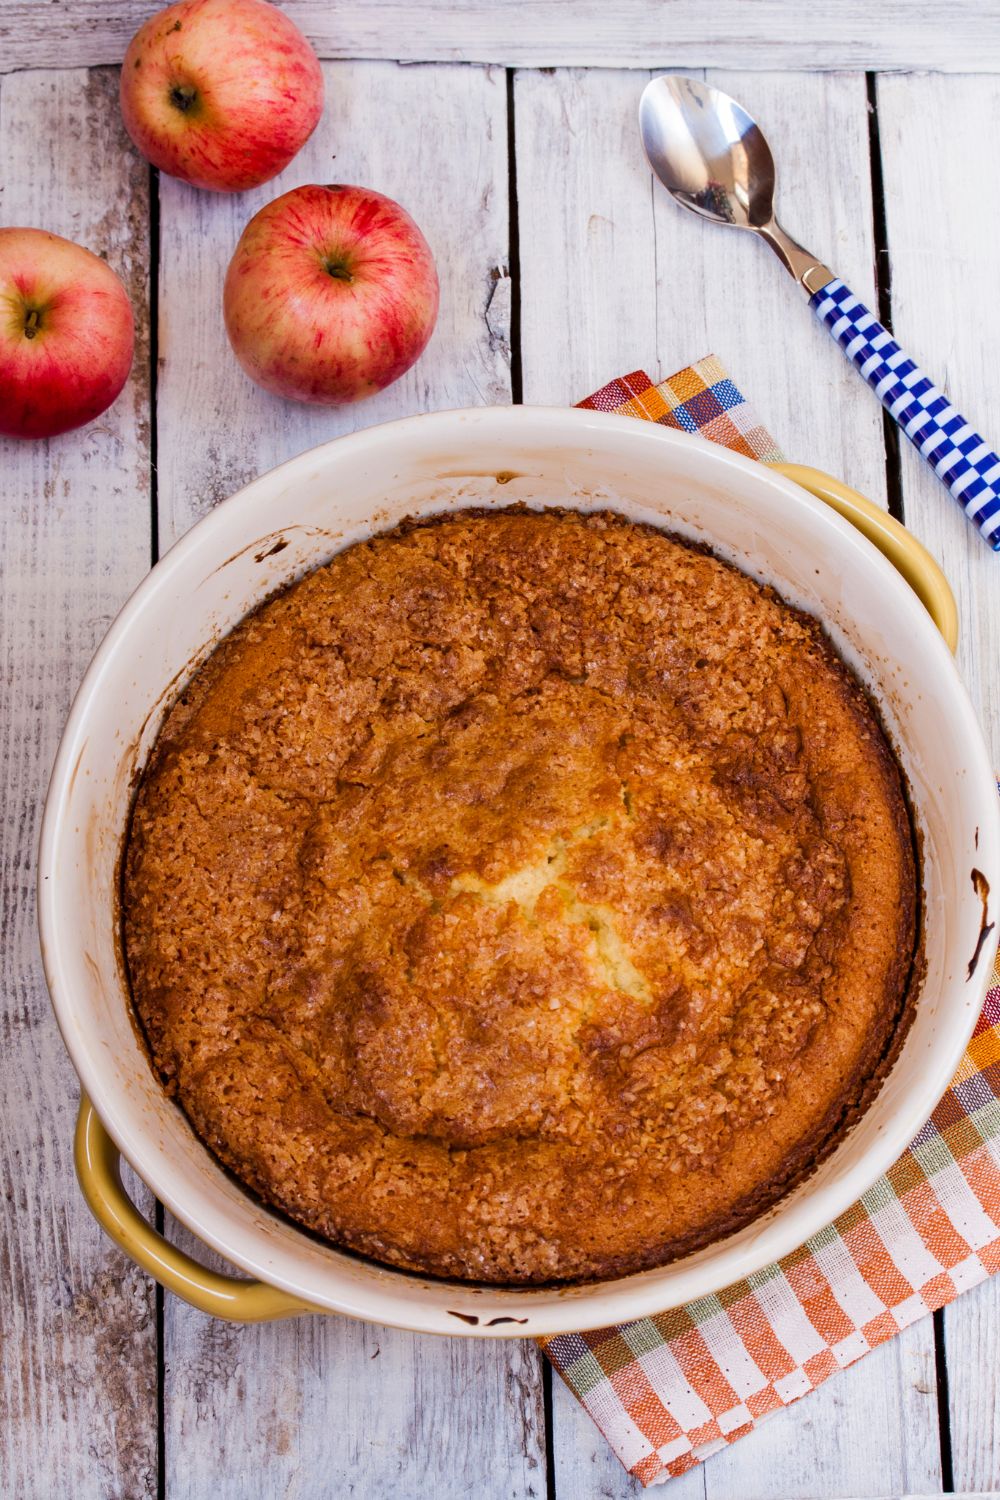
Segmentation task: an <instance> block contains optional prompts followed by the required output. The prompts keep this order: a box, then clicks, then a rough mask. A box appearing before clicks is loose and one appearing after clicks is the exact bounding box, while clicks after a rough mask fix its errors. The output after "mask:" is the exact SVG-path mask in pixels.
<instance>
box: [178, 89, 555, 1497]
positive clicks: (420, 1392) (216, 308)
mask: <svg viewBox="0 0 1000 1500" xmlns="http://www.w3.org/2000/svg"><path fill="white" fill-rule="evenodd" d="M325 72H326V83H327V97H328V106H327V114H326V116H325V117H324V121H323V123H322V125H321V127H320V130H319V131H318V132H317V135H316V136H315V137H314V138H313V140H312V141H311V142H310V143H309V145H308V147H307V148H306V150H305V152H304V153H303V154H302V156H301V157H300V158H299V159H298V160H297V161H296V162H295V163H294V165H293V166H292V167H291V168H290V169H289V171H288V172H287V173H286V174H285V176H284V178H283V179H282V180H281V181H279V182H277V183H273V184H269V185H268V186H267V187H266V188H264V189H262V190H261V192H260V193H258V194H256V195H253V194H250V195H246V196H244V197H241V198H238V199H226V198H220V197H217V196H214V195H208V194H200V193H196V192H193V191H190V190H188V189H186V188H185V187H183V186H182V185H181V184H179V183H176V182H172V181H169V180H167V179H163V180H162V181H161V184H160V193H161V217H160V226H161V254H160V289H159V297H160V337H159V355H160V369H159V382H158V403H157V421H158V430H159V434H160V443H159V452H160V455H161V457H160V465H159V516H160V544H161V547H165V546H166V545H168V544H169V542H170V541H172V540H173V539H174V537H176V536H177V535H179V534H180V533H181V532H182V531H184V530H185V529H186V528H187V527H188V526H189V525H190V524H191V522H192V521H193V520H194V519H195V518H196V517H197V516H198V515H200V514H201V513H203V512H204V511H205V510H207V509H208V508H209V507H210V506H211V505H212V504H213V503H214V502H215V501H217V500H219V499H221V498H222V497H223V496H225V495H227V494H229V493H231V492H232V491H233V490H235V489H237V488H238V487H239V486H240V485H241V484H243V483H245V482H246V481H247V480H248V479H250V478H252V477H253V476H254V475H255V474H257V473H259V472H260V471H262V470H264V469H267V468H270V467H271V466H273V465H274V464H276V463H278V462H280V461H281V460H282V459H284V458H287V457H289V456H290V455H291V454H293V453H297V452H299V451H301V450H302V449H303V448H306V447H309V446H311V445H312V444H314V443H317V442H320V441H322V440H323V439H325V438H330V437H334V436H336V435H337V434H339V433H344V432H350V431H352V430H354V429H355V428H356V427H362V426H370V425H372V424H373V423H375V422H378V421H385V420H388V419H390V418H392V417H396V416H404V415H408V414H410V413H413V412H418V411H423V410H428V409H431V408H435V407H438V408H440V407H448V406H466V405H477V404H480V403H497V402H501V403H502V402H505V401H509V399H510V343H509V340H510V330H509V318H510V295H509V292H510V287H509V277H508V272H507V254H508V222H507V149H506V90H505V80H504V77H503V74H502V73H499V72H497V71H490V70H485V69H478V68H476V69H471V68H449V67H441V66H430V67H419V68H400V67H397V66H396V65H395V64H387V63H338V64H329V65H327V66H326V68H325ZM456 142H463V143H464V149H462V150H456ZM313 180H316V181H320V182H325V181H330V180H340V181H347V182H361V183H365V184H369V185H371V186H373V187H377V188H378V189H379V190H381V191H384V192H387V193H389V194H390V195H391V196H393V197H395V198H398V199H399V200H400V201H401V202H403V203H404V204H405V206H406V207H407V208H408V209H409V210H410V211H411V212H412V213H413V215H414V217H415V218H416V220H417V222H418V223H419V224H420V225H421V227H422V228H423V229H424V231H425V233H426V234H427V235H428V238H429V239H430V241H431V245H432V249H433V250H434V251H435V254H436V257H437V261H438V269H439V273H440V277H441V292H442V296H441V314H440V318H439V322H438V327H437V330H436V332H435V335H434V338H433V339H432V341H431V344H430V346H429V348H428V350H427V351H426V353H425V354H424V356H423V358H422V359H421V360H420V361H419V363H418V364H417V365H416V366H415V367H414V369H413V370H412V371H411V372H410V373H409V374H408V375H407V376H406V377H405V378H404V379H403V380H402V381H400V382H399V383H398V384H397V385H396V386H394V387H393V388H392V389H391V390H389V391H386V392H384V393H383V394H382V395H380V396H378V397H376V398H374V399H372V400H370V401H367V402H365V403H363V404H362V405H359V406H352V407H345V408H341V409H339V410H337V411H332V410H320V409H309V408H306V407H302V406H296V405H292V404H289V403H287V402H283V401H278V400H275V399H274V398H273V397H270V396H267V395H265V394H264V393H263V392H261V391H258V390H257V389H256V388H255V387H254V386H253V385H251V383H250V382H249V380H247V378H246V377H245V376H244V375H243V373H242V371H241V370H240V368H239V367H238V365H237V364H236V361H235V359H234V358H233V355H232V353H231V351H230V349H229V346H228V344H227V342H226V336H225V332H224V330H223V326H222V315H221V288H222V280H223V276H224V273H225V268H226V264H227V262H228V259H229V256H230V254H231V253H232V249H233V246H234V245H235V242H236V239H237V238H238V236H239V233H240V230H241V229H242V226H243V224H244V223H245V222H246V220H247V219H248V218H249V216H250V215H251V214H252V213H253V212H254V211H255V210H256V208H257V207H258V206H259V205H260V204H261V203H264V202H266V201H268V199H270V198H271V197H273V196H274V195H275V193H276V192H278V191H280V190H282V189H284V188H287V187H291V186H293V185H295V184H297V183H301V182H308V181H313ZM170 1233H171V1236H172V1237H176V1239H177V1240H178V1242H179V1243H183V1244H185V1245H186V1246H187V1247H188V1248H190V1249H191V1250H192V1251H193V1252H194V1253H197V1254H199V1255H203V1253H204V1252H203V1251H201V1250H200V1248H199V1247H197V1245H195V1244H193V1243H192V1242H191V1241H190V1240H189V1239H188V1237H187V1236H186V1235H185V1234H184V1233H183V1231H182V1230H181V1229H180V1228H179V1226H176V1225H175V1226H171V1228H170ZM166 1361H167V1370H168V1379H167V1386H166V1398H165V1415H166V1475H167V1494H168V1495H169V1496H170V1497H171V1500H183V1497H191V1500H200V1497H202V1496H206V1495H211V1494H213V1493H224V1494H225V1495H226V1496H227V1497H228V1496H243V1495H246V1496H264V1495H267V1496H270V1495H277V1494H281V1495H290V1496H299V1497H313V1496H315V1497H319V1496H324V1497H325V1496H329V1495H337V1496H341V1495H343V1496H347V1495H357V1496H359V1497H364V1500H367V1497H370V1496H374V1495H378V1496H380V1497H386V1500H392V1497H399V1500H404V1497H409V1496H416V1495H420V1494H423V1493H431V1494H433V1495H435V1496H436V1497H440V1500H450V1497H452V1496H454V1497H456V1500H457V1497H459V1496H464V1495H467V1494H468V1493H469V1492H470V1490H469V1486H470V1484H472V1483H474V1485H475V1493H476V1496H477V1500H494V1497H495V1500H506V1497H519V1500H520V1497H524V1500H529V1497H541V1496H543V1495H544V1493H545V1457H544V1414H543V1412H542V1409H541V1363H540V1361H541V1356H540V1355H539V1354H538V1352H537V1350H536V1349H535V1348H534V1346H533V1345H531V1344H524V1345H518V1344H485V1343H484V1344H475V1343H471V1342H469V1341H467V1340H455V1341H448V1340H443V1339H421V1338H419V1337H415V1336H413V1335H410V1334H405V1333H395V1332H392V1331H390V1330H382V1329H369V1328H366V1327H365V1326H364V1325H362V1324H360V1323H354V1322H349V1321H345V1320H341V1319H337V1318H329V1319H307V1320H300V1321H298V1322H295V1323H281V1324H276V1325H273V1326H271V1327H255V1328H234V1327H227V1326H225V1325H223V1324H220V1323H210V1322H208V1321H207V1320H206V1319H204V1318H202V1317H200V1316H199V1315H198V1314H197V1313H193V1312H192V1311H191V1310H190V1309H189V1308H187V1307H185V1306H183V1305H182V1304H181V1303H179V1302H176V1301H174V1300H173V1299H168V1301H167V1306H166ZM220 1433H223V1434H225V1440H224V1442H222V1443H220V1441H219V1434H220Z"/></svg>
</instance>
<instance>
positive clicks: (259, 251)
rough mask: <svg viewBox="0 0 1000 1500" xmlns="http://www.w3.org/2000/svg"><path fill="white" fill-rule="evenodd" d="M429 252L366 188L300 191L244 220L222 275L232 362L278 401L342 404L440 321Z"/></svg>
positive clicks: (404, 360) (410, 353)
mask: <svg viewBox="0 0 1000 1500" xmlns="http://www.w3.org/2000/svg"><path fill="white" fill-rule="evenodd" d="M438 295H439V294H438V279H437V272H436V270H435V268H434V258H433V256H432V255H431V251H430V247H429V245H428V244H427V241H426V240H425V239H424V236H423V235H422V234H421V232H420V230H419V229H418V228H417V225H416V224H415V223H414V222H413V220H412V219H411V218H410V216H409V214H408V213H407V212H406V210H405V209H403V208H401V207H400V206H399V204H398V203H395V202H394V201H393V199H391V198H386V197H385V196H384V195H383V194H382V193H376V192H374V191H373V190H372V189H370V188H361V187H345V186H333V187H318V186H310V187H300V188H294V189H293V190H292V191H291V192H289V193H284V194H282V196H281V197H280V198H276V199H275V200H274V202H273V203H269V204H268V205H267V206H266V208H262V209H261V211H260V213H258V214H256V215H255V216H254V218H252V219H251V220H250V223H249V224H248V225H247V227H246V229H245V230H244V231H243V234H242V236H241V237H240V241H239V244H238V245H237V246H236V251H235V254H234V255H233V258H232V261H231V262H230V265H229V270H228V272H227V274H226V284H225V291H224V296H223V310H224V313H225V319H226V331H227V332H228V334H229V339H230V342H231V344H232V346H233V349H234V350H235V352H236V357H237V359H238V360H239V362H240V364H241V365H242V366H243V368H244V370H246V372H247V374H248V375H249V376H250V378H251V379H252V380H255V381H256V382H257V384H258V385H261V386H263V387H264V389H265V390H267V391H271V392H273V393H274V395H276V396H286V397H289V398H290V399H292V400H295V401H306V402H311V403H314V404H315V405H319V406H341V405H343V404H345V403H347V402H350V401H360V400H361V399H362V398H363V397H365V396H371V395H373V394H374V392H376V391H380V390H382V389H383V388H384V387H385V386H387V385H391V383H392V382H393V381H394V380H398V379H399V377H400V376H401V375H402V374H403V373H404V372H405V371H406V370H408V369H409V368H410V366H411V365H412V364H413V362H414V361H415V360H416V359H417V358H418V357H419V356H420V355H421V354H422V353H423V350H424V348H425V347H426V344H427V341H428V339H429V338H430V336H431V333H432V332H433V329H434V323H435V320H436V318H437V311H438Z"/></svg>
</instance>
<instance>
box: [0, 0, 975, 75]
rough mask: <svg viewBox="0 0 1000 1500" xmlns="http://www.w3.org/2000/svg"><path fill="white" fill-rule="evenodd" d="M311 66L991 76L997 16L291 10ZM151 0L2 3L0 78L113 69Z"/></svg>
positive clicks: (644, 2)
mask: <svg viewBox="0 0 1000 1500" xmlns="http://www.w3.org/2000/svg"><path fill="white" fill-rule="evenodd" d="M283 8H284V9H286V10H287V11H288V14H289V15H290V16H292V17H293V18H294V19H295V20H296V21H297V22H298V24H299V25H300V26H301V27H302V29H303V31H304V32H305V33H306V35H307V36H308V37H309V38H310V39H311V40H312V42H313V43H314V45H315V46H316V48H317V50H318V51H319V54H320V56H321V57H329V58H351V57H366V58H383V59H398V60H401V61H407V62H479V63H499V64H502V65H504V66H506V67H519V68H526V67H536V68H537V67H559V66H563V67H571V66H572V67H580V66H589V67H653V68H666V67H672V68H676V67H707V66H715V67H727V68H742V69H747V68H760V69H774V68H809V69H825V70H830V69H842V68H853V69H864V68H883V69H884V68H935V69H938V70H941V71H952V72H954V71H960V70H963V69H972V68H975V69H978V70H980V71H984V70H989V71H993V72H995V71H997V70H998V69H1000V11H998V10H997V8H996V7H995V6H983V5H980V4H978V3H977V0H939V3H938V4H937V5H926V4H919V5H917V4H913V3H912V0H880V3H879V4H878V5H871V4H868V3H866V0H828V3H827V4H826V5H824V6H822V7H819V8H816V7H813V8H809V7H805V6H801V5H790V4H788V3H787V0H754V4H752V5H747V4H745V3H743V0H716V3H715V4H714V5H713V7H712V10H711V14H710V15H709V14H707V13H706V11H705V7H704V5H703V4H702V3H701V0H669V3H666V4H660V5H650V4H649V3H648V0H618V3H617V4H616V5H614V6H608V5H606V4H605V3H604V0H507V3H505V4H502V5H497V4H495V3H490V0H426V3H424V4H422V5H421V6H420V8H419V11H415V10H414V8H413V6H412V4H410V3H409V0H381V3H380V4H378V5H371V4H370V3H369V0H338V3H337V4H336V5H330V4H329V3H328V0H293V3H289V4H288V5H286V6H284V7H283ZM153 9H154V7H153V6H151V5H150V4H149V3H148V0H76V3H75V4H74V5H73V6H72V7H69V6H54V5H52V4H51V3H49V0H5V3H4V5H3V8H2V10H0V71H8V70H13V69H17V68H25V67H40V66H43V65H44V66H47V67H60V66H61V67H65V66H67V65H71V64H76V65H79V64H83V63H98V62H104V63H107V62H120V60H121V58H122V56H123V54H124V51H125V47H126V45H127V43H128V40H129V38H130V37H131V35H132V33H133V32H134V31H135V30H136V28H137V27H138V26H139V25H140V24H141V23H142V21H144V20H145V19H146V17H147V15H149V14H150V13H151V11H152V10H153Z"/></svg>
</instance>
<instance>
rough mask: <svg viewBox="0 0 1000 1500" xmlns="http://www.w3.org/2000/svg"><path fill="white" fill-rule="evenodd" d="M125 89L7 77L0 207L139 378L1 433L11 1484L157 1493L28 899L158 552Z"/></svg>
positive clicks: (128, 1323)
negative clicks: (62, 786)
mask: <svg viewBox="0 0 1000 1500" xmlns="http://www.w3.org/2000/svg"><path fill="white" fill-rule="evenodd" d="M117 88H118V79H117V74H116V73H114V72H112V71H111V70H102V71H100V72H94V73H89V74H88V73H86V72H63V73H39V74H29V73H24V74H21V75H19V76H17V77H10V78H6V79H5V80H4V81H3V83H2V85H0V159H2V160H3V164H4V173H3V176H4V185H3V216H4V221H5V222H6V223H8V224H26V225H37V226H39V227H44V228H46V229H51V230H53V231H55V232H57V233H59V234H63V235H66V236H67V237H68V238H71V239H74V240H78V241H80V242H81V243H82V244H85V245H87V246H89V247H90V248H91V249H92V250H95V251H97V253H98V254H100V255H103V256H105V257H106V259H107V260H108V261H109V262H110V263H111V265H112V266H114V268H115V269H116V270H117V271H118V272H119V273H120V274H122V275H123V277H124V279H125V282H126V285H127V286H128V289H129V292H130V294H131V297H132V304H133V307H134V309H135V313H136V320H137V325H138V335H139V336H138V344H137V352H136V362H135V367H134V370H133V373H132V377H131V379H130V381H129V384H128V386H127V387H126V390H125V392H124V394H123V395H122V396H121V397H120V398H119V400H118V401H117V402H116V403H115V404H114V406H112V408H111V409H110V411H108V412H107V413H106V414H105V415H104V416H103V417H101V418H99V419H98V421H96V422H94V423H91V425H90V426H89V427H87V428H85V429H83V430H82V431H80V432H75V433H69V434H67V435H66V436H64V437H61V438H57V439H53V440H52V441H51V442H46V443H17V442H14V441H12V440H5V439H3V438H0V569H2V574H3V584H2V589H0V614H2V624H0V653H2V656H3V664H2V667H0V826H2V828H3V830H4V842H3V852H2V855H0V924H2V934H0V975H2V978H0V1101H2V1102H0V1281H2V1284H3V1287H4V1295H3V1297H0V1348H2V1349H3V1350H4V1358H3V1360H2V1361H0V1455H2V1458H0V1474H2V1479H0V1489H2V1490H3V1492H4V1494H6V1495H25V1496H36V1495H38V1496H42V1495H67V1496H68V1495H72V1496H74V1497H81V1500H83V1497H88V1496H94V1497H97V1496H107V1495H123V1496H124V1495H128V1496H141V1495H154V1494H155V1493H156V1336H155V1327H154V1296H153V1287H152V1284H151V1283H150V1282H149V1281H148V1280H147V1279H146V1277H145V1276H143V1275H142V1273H141V1272H140V1271H138V1270H136V1269H135V1268H134V1267H132V1266H131V1265H130V1264H129V1263H128V1262H127V1261H126V1260H125V1259H124V1257H123V1256H122V1255H120V1254H119V1252H118V1251H117V1250H116V1249H115V1248H114V1246H113V1245H112V1244H111V1242H110V1241H109V1240H108V1239H106V1238H105V1236H104V1235H103V1234H102V1233H101V1231H100V1230H99V1229H98V1228H97V1226H96V1224H95V1223H94V1222H93V1220H92V1219H91V1217H90V1215H89V1213H88V1212H87V1209H86V1208H85V1206H84V1203H83V1200H82V1198H81V1196H80V1193H79V1190H78V1188H77V1185H76V1180H75V1178H74V1175H73V1163H72V1146H73V1124H74V1118H75V1115H76V1101H77V1094H78V1089H77V1082H76V1078H75V1076H74V1074H73V1070H72V1067H71V1066H70V1063H69V1059H68V1058H67V1056H66V1053H65V1051H64V1049H63V1045H62V1041H61V1039H60V1037H59V1033H58V1031H57V1030H56V1025H55V1020H54V1018H53V1016H52V1012H51V1010H50V1007H49V1002H48V996H47V994H46V991H45V982H44V979H43V977H42V972H41V963H40V961H39V958H38V951H37V949H38V939H37V936H36V931H35V901H34V884H35V851H36V848H37V844H38V825H39V819H40V815H41V805H42V798H43V795H44V791H45V784H46V781H47V778H48V774H49V768H50V766H51V763H52V758H53V755H54V753H55V747H56V742H57V740H58V737H59V733H60V730H61V728H62V724H63V720H64V718H65V716H66V712H67V709H68V707H69V701H70V698H71V696H72V694H73V692H74V690H75V688H76V685H77V683H78V681H79V679H80V677H81V675H82V673H83V670H84V667H85V666H86V664H87V662H88V660H89V658H90V656H91V654H92V652H93V650H94V648H95V647H96V645H97V643H98V641H99V640H100V638H101V636H102V635H103V634H104V632H105V630H106V628H107V626H108V625H109V623H110V621H111V619H112V617H113V615H114V614H115V613H116V611H117V610H118V608H119V606H120V605H121V603H122V602H123V600H124V598H125V596H126V594H127V593H128V592H129V591H130V589H131V588H132V587H133V586H134V585H135V584H136V583H137V582H138V581H139V579H140V578H141V577H142V574H143V573H144V571H145V569H146V566H147V563H148V558H149V535H150V512H149V484H150V470H149V421H148V408H147V402H148V387H149V340H148V300H147V271H148V228H147V187H148V174H147V172H146V170H145V166H144V164H142V163H139V162H138V161H136V159H135V157H134V155H133V154H132V153H131V151H130V150H129V149H128V147H127V145H126V142H125V140H124V134H123V132H122V130H121V126H120V121H119V116H118V108H117ZM145 1203H146V1206H147V1207H148V1205H149V1200H148V1195H147V1197H146V1200H145Z"/></svg>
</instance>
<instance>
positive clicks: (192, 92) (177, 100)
mask: <svg viewBox="0 0 1000 1500" xmlns="http://www.w3.org/2000/svg"><path fill="white" fill-rule="evenodd" d="M197 97H198V90H197V89H196V88H193V87H192V85H191V84H190V83H175V84H174V85H173V87H172V88H171V90H170V102H171V104H172V105H173V106H174V108H175V109H179V110H180V112H181V114H182V115H186V114H187V112H188V110H189V109H190V108H191V106H192V104H194V102H195V100H196V99H197Z"/></svg>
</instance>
